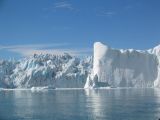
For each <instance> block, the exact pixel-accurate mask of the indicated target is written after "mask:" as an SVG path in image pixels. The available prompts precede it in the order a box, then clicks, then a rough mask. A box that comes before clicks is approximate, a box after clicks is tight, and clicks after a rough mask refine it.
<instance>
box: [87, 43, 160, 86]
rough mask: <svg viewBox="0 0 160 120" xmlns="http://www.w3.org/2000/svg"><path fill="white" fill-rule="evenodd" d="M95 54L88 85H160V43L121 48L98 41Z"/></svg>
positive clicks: (95, 44)
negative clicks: (146, 48) (149, 46)
mask: <svg viewBox="0 0 160 120" xmlns="http://www.w3.org/2000/svg"><path fill="white" fill-rule="evenodd" d="M93 54H94V56H93V70H92V73H91V74H90V75H89V76H88V78H87V81H86V84H85V86H84V88H95V86H97V87H101V86H111V87H160V45H159V46H157V47H155V48H153V49H150V50H133V49H127V50H123V49H120V50H118V49H113V48H110V47H109V46H106V45H104V44H102V43H101V42H96V43H94V53H93ZM95 76H96V80H95Z"/></svg>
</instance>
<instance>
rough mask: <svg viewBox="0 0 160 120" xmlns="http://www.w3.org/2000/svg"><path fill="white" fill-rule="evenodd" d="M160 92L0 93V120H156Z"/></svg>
mask: <svg viewBox="0 0 160 120" xmlns="http://www.w3.org/2000/svg"><path fill="white" fill-rule="evenodd" d="M158 118H160V89H151V88H150V89H149V88H148V89H106V90H51V91H41V92H33V91H30V90H26V91H20V90H16V91H0V120H158Z"/></svg>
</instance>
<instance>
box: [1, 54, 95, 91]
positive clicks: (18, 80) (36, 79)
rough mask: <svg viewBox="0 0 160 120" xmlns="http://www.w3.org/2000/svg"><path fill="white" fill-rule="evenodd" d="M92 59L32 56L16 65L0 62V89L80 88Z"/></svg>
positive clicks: (66, 56)
mask: <svg viewBox="0 0 160 120" xmlns="http://www.w3.org/2000/svg"><path fill="white" fill-rule="evenodd" d="M91 62H92V57H87V58H84V59H80V58H77V57H73V56H71V55H69V54H67V53H64V55H50V54H40V55H37V54H35V55H33V56H30V57H27V58H24V59H20V60H19V61H17V62H12V61H7V60H3V61H2V62H0V75H1V76H0V87H1V88H31V89H37V88H40V87H41V88H83V87H84V84H85V83H86V78H87V76H88V74H89V71H90V70H91V67H92V66H91V65H92V64H91Z"/></svg>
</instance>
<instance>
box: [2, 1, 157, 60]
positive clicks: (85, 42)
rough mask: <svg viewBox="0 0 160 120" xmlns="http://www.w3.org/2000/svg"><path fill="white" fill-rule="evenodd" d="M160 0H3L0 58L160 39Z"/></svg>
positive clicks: (149, 44) (147, 44)
mask: <svg viewBox="0 0 160 120" xmlns="http://www.w3.org/2000/svg"><path fill="white" fill-rule="evenodd" d="M159 6H160V0H0V59H9V58H21V57H24V56H29V55H32V54H33V53H37V54H39V53H51V54H62V53H63V52H68V53H70V54H72V55H75V56H81V55H82V56H83V55H84V56H85V55H91V54H92V49H93V43H94V42H96V41H100V42H102V43H104V44H107V45H109V46H111V47H113V48H123V49H127V48H133V49H142V50H143V49H149V48H153V47H155V46H157V45H158V44H160V7H159Z"/></svg>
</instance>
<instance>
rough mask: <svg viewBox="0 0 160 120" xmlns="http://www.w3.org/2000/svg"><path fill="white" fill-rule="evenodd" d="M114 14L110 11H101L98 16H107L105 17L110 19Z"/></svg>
mask: <svg viewBox="0 0 160 120" xmlns="http://www.w3.org/2000/svg"><path fill="white" fill-rule="evenodd" d="M114 14H115V12H112V11H101V12H100V13H99V14H98V16H107V17H111V16H113V15H114Z"/></svg>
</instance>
